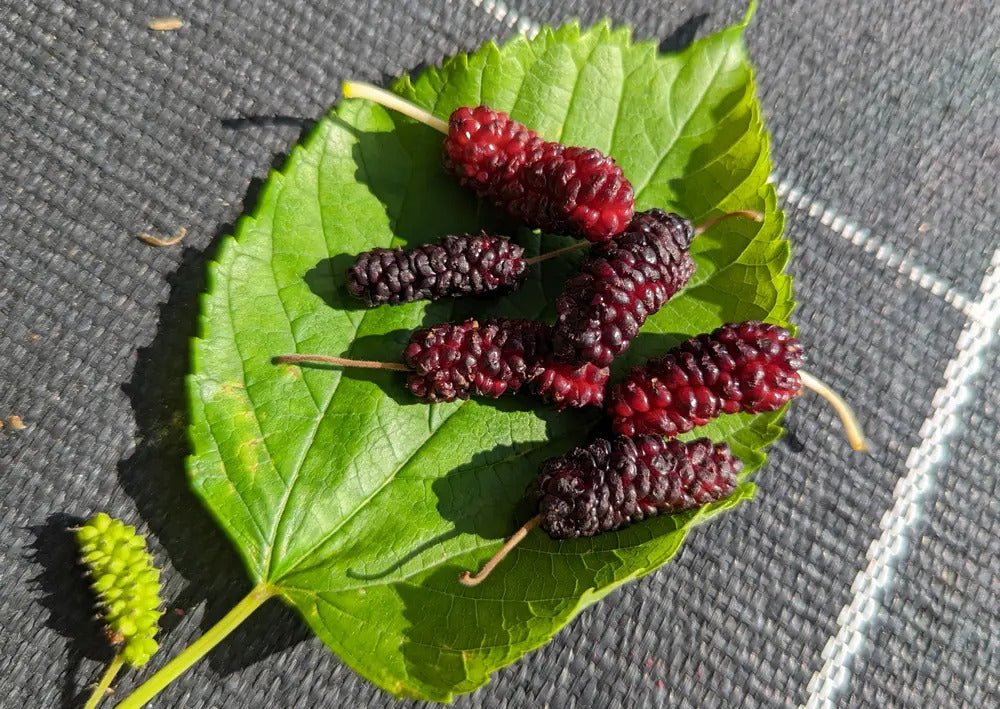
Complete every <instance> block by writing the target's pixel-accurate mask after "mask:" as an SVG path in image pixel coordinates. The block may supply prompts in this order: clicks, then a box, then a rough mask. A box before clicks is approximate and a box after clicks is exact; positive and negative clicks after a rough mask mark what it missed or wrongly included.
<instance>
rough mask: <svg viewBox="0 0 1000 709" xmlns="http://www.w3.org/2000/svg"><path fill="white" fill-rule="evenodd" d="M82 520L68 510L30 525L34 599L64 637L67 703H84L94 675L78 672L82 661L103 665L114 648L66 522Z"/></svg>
mask: <svg viewBox="0 0 1000 709" xmlns="http://www.w3.org/2000/svg"><path fill="white" fill-rule="evenodd" d="M82 521H83V520H81V519H80V518H79V517H71V516H69V515H66V514H62V513H58V514H53V515H50V516H49V517H48V519H46V520H45V524H40V525H36V526H33V527H30V531H31V533H32V535H33V536H34V542H32V544H31V551H30V553H29V555H28V559H29V560H30V561H32V562H33V563H35V564H38V566H40V567H41V569H42V571H41V573H39V574H38V575H37V576H35V577H34V578H32V579H31V581H30V584H31V585H32V586H33V587H37V588H38V589H39V590H40V592H41V596H40V598H39V599H38V600H39V602H40V603H41V604H42V606H43V607H44V608H45V610H47V611H48V614H49V615H48V618H46V620H45V624H46V625H47V626H48V627H49V628H52V629H53V630H55V631H56V632H57V633H59V635H61V636H62V637H64V638H66V639H67V641H68V642H67V643H66V666H65V669H64V671H63V675H62V677H61V680H62V686H61V688H60V691H61V694H60V698H59V706H61V707H65V708H66V709H69V708H70V707H73V708H74V709H75V708H76V707H80V706H82V705H83V702H84V700H85V699H86V696H87V695H88V694H89V693H90V691H89V685H90V684H91V682H96V681H97V676H96V675H95V676H94V677H86V676H85V677H81V676H78V675H79V672H80V665H81V664H82V663H83V661H84V660H94V661H96V662H99V663H101V665H102V669H101V670H99V671H103V665H105V664H106V663H108V662H109V661H110V660H111V656H112V651H111V646H110V645H109V644H108V642H107V640H106V639H105V636H104V625H103V623H101V622H100V621H99V620H97V618H96V617H95V615H94V600H95V599H94V594H93V592H92V591H91V590H90V588H89V581H88V580H87V578H86V576H85V575H84V573H83V566H82V565H81V564H80V562H79V559H80V550H79V547H78V546H77V544H76V539H75V538H74V537H73V533H72V532H71V531H69V528H70V527H75V526H76V525H78V524H80V523H81V522H82Z"/></svg>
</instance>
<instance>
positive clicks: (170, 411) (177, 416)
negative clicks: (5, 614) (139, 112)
mask: <svg viewBox="0 0 1000 709" xmlns="http://www.w3.org/2000/svg"><path fill="white" fill-rule="evenodd" d="M282 161H283V158H277V159H276V161H275V163H276V164H279V163H280V162H282ZM261 185H262V182H260V181H259V180H255V181H254V182H253V183H252V184H251V186H250V189H249V190H248V192H247V195H246V197H245V198H244V203H245V204H251V205H252V204H254V203H255V202H256V199H257V193H258V191H259V189H260V188H261ZM233 230H234V225H233V224H226V225H223V226H222V227H220V228H219V229H218V230H217V232H216V234H215V235H214V238H213V240H212V246H210V247H209V249H208V250H206V251H199V250H197V249H194V248H185V249H184V251H183V254H182V256H181V263H180V265H179V267H178V268H177V269H176V270H175V271H174V273H173V274H171V275H170V276H169V277H168V282H169V283H170V286H171V290H170V296H169V298H168V300H167V302H166V303H164V304H163V305H162V306H161V307H160V313H159V324H158V326H157V331H156V335H155V337H154V339H153V341H152V342H151V343H150V344H149V346H148V347H144V348H141V349H140V350H139V353H138V358H137V362H136V366H135V369H134V371H133V373H132V377H131V380H130V381H129V382H128V383H127V384H125V385H124V386H123V389H124V391H125V393H126V394H127V395H128V397H129V400H130V402H131V404H132V409H133V412H134V415H135V420H136V425H137V427H138V433H137V444H136V447H135V450H134V451H133V453H132V454H131V455H130V456H129V457H128V458H127V459H124V460H122V461H121V462H120V463H119V464H118V480H119V484H120V485H121V487H122V488H123V489H124V490H125V492H126V493H127V494H128V495H129V496H130V497H131V498H132V499H133V500H134V502H135V504H136V507H137V509H138V510H139V514H140V515H141V517H142V518H143V520H144V521H145V522H146V524H147V525H148V526H149V529H150V530H151V532H152V533H153V534H154V535H155V536H156V538H157V539H158V540H159V542H160V543H161V544H162V545H163V548H164V549H165V551H166V553H167V555H168V556H169V558H170V561H171V564H172V565H173V567H174V569H175V570H176V571H177V572H178V573H180V574H181V575H182V576H183V577H184V578H185V579H186V581H187V584H186V586H185V588H184V590H183V591H182V592H181V594H180V595H179V597H178V598H177V599H176V600H175V602H174V604H173V606H174V607H175V608H179V609H184V610H186V609H190V608H192V607H194V606H196V605H198V604H199V603H201V602H202V601H204V602H205V604H206V606H205V612H204V616H203V618H202V621H201V626H202V630H205V629H207V628H208V627H210V626H211V625H213V624H214V623H215V622H216V621H218V620H219V619H220V618H221V617H222V616H223V615H224V614H225V613H226V612H227V611H229V609H230V608H232V606H233V605H234V604H235V603H236V602H238V601H239V600H240V599H241V598H242V597H243V595H244V594H245V593H246V592H247V591H248V590H249V589H248V582H247V574H246V570H245V568H244V566H243V564H242V562H241V561H240V559H239V557H238V556H237V554H236V552H235V550H234V549H233V547H232V545H231V544H230V542H229V540H228V539H227V538H226V536H225V534H224V533H223V532H222V531H221V530H220V529H219V527H218V525H217V524H216V523H215V521H214V520H213V519H212V518H211V516H210V515H209V514H208V512H207V511H206V510H205V509H204V507H203V506H202V504H201V502H200V501H199V500H198V499H197V498H196V497H195V496H194V494H193V493H192V492H191V490H190V489H189V487H188V483H187V476H186V474H185V470H184V459H185V457H186V456H187V455H188V453H189V450H188V443H187V437H186V426H187V414H186V410H187V400H186V395H185V388H184V378H185V376H186V375H187V373H188V371H189V368H190V341H191V338H193V337H194V336H195V335H196V334H197V332H196V326H197V313H198V298H199V295H200V294H201V293H202V292H203V291H204V290H205V287H206V264H207V262H208V261H209V260H211V258H212V257H213V254H214V250H215V249H216V248H217V247H218V244H219V243H220V241H221V239H222V237H223V236H225V235H228V234H231V233H232V232H233ZM172 616H173V614H168V615H167V616H165V617H164V631H165V632H170V631H171V630H172V628H173V627H174V626H176V625H177V624H178V623H179V622H180V621H178V620H177V619H176V617H172ZM256 637H262V638H266V642H250V639H251V638H256ZM308 637H309V631H308V629H307V628H306V627H305V626H304V625H303V624H302V622H301V621H300V620H299V618H298V617H297V616H296V615H295V614H294V613H293V612H292V611H290V610H288V609H287V608H285V607H284V606H281V605H280V604H268V605H267V606H265V608H264V609H262V610H261V611H260V612H259V613H258V614H255V615H254V616H252V617H251V618H250V619H249V620H248V621H247V623H246V624H245V626H244V627H242V628H240V629H239V630H238V631H237V632H235V633H234V634H233V635H232V636H231V637H229V638H227V639H226V641H224V642H223V644H222V645H221V646H220V649H219V650H216V651H215V652H213V653H212V654H211V655H210V662H211V664H212V666H213V667H214V668H215V669H216V670H217V671H219V672H221V673H224V674H225V673H229V672H232V671H235V670H238V669H242V668H244V667H247V666H249V665H252V664H254V663H256V662H258V661H260V660H261V659H264V658H265V657H267V656H269V655H271V654H273V653H276V652H280V651H282V650H284V649H285V648H287V647H290V646H293V645H295V644H297V643H299V642H300V641H302V640H303V639H305V638H308Z"/></svg>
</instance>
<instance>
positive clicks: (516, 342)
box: [271, 318, 609, 410]
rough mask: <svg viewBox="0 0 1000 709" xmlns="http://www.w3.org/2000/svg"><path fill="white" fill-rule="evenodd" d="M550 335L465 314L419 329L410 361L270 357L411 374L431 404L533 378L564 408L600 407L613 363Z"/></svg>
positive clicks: (526, 324)
mask: <svg viewBox="0 0 1000 709" xmlns="http://www.w3.org/2000/svg"><path fill="white" fill-rule="evenodd" d="M551 335H552V327H551V326H550V325H547V324H545V323H541V322H535V321H534V320H515V319H505V318H498V319H496V320H488V321H486V322H484V323H482V324H480V323H479V322H478V321H476V320H466V321H465V322H462V323H444V324H442V325H434V326H433V327H427V328H423V329H420V330H416V331H415V332H414V333H413V334H412V335H411V336H410V341H409V344H408V345H407V346H406V349H405V350H404V351H403V359H404V360H405V362H406V363H405V364H403V363H398V362H378V361H369V360H358V359H347V358H345V357H331V356H328V355H318V354H289V355H280V356H278V357H274V358H272V360H271V361H272V362H273V363H274V364H299V363H304V362H306V363H315V364H332V365H335V366H338V367H362V368H367V369H388V370H393V371H401V372H407V373H408V374H409V376H408V378H407V384H406V385H407V388H408V389H409V390H410V392H412V393H413V394H414V395H415V396H417V397H418V398H420V399H423V400H424V401H431V402H438V401H442V402H446V401H454V400H455V399H468V398H469V397H470V396H489V397H493V398H497V397H499V396H500V395H502V394H504V393H508V392H510V393H513V392H516V391H518V390H519V389H521V388H522V387H524V385H525V384H527V383H529V382H530V383H531V385H532V387H531V388H532V390H533V391H534V393H536V394H538V395H540V396H541V397H543V398H545V399H547V400H549V401H552V402H553V403H554V404H555V405H556V407H557V408H559V409H560V410H562V409H565V408H570V407H572V408H577V407H582V406H601V405H602V404H603V402H604V387H605V384H606V383H607V380H608V375H609V372H608V369H607V368H606V367H605V368H601V367H595V366H593V365H590V364H583V365H576V364H568V363H565V362H561V361H559V360H556V359H554V358H553V357H552V356H551V347H550V342H551Z"/></svg>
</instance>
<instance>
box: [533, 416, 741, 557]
mask: <svg viewBox="0 0 1000 709" xmlns="http://www.w3.org/2000/svg"><path fill="white" fill-rule="evenodd" d="M741 467H742V463H741V462H740V461H739V459H738V458H735V457H734V456H733V455H732V453H730V451H729V448H728V447H727V446H726V445H725V444H720V445H713V444H712V442H711V441H709V440H708V439H707V438H700V439H698V440H696V441H692V442H690V443H684V442H681V441H677V440H671V441H664V440H663V439H662V438H660V437H659V436H638V437H636V438H634V439H632V438H618V439H615V440H613V441H607V440H605V439H602V438H599V439H597V440H596V441H594V442H593V443H591V444H590V445H588V446H585V447H582V448H575V449H574V450H572V451H570V452H569V453H567V454H566V455H564V456H561V457H559V458H553V459H551V460H549V461H548V462H546V463H545V465H544V467H543V468H542V473H541V476H540V477H539V479H538V481H537V483H536V487H535V496H536V498H537V500H538V513H539V515H541V523H540V524H541V527H542V529H543V530H545V532H546V533H547V534H548V535H549V536H551V537H553V538H555V539H571V538H574V537H592V536H594V535H595V534H600V533H601V532H607V531H611V530H614V529H620V528H621V527H624V526H627V525H629V524H631V523H633V522H638V521H640V520H643V519H645V518H647V517H653V516H655V515H658V514H661V513H665V512H667V513H669V512H680V511H682V510H686V509H690V508H692V507H698V506H700V505H704V504H707V503H709V502H714V501H715V500H720V499H722V498H724V497H727V496H728V495H729V494H730V493H731V492H732V491H733V490H734V489H735V487H736V474H737V473H738V472H739V470H740V469H741Z"/></svg>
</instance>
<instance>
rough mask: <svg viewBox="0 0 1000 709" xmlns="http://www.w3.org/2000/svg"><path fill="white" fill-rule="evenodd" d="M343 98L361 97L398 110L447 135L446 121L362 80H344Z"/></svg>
mask: <svg viewBox="0 0 1000 709" xmlns="http://www.w3.org/2000/svg"><path fill="white" fill-rule="evenodd" d="M342 91H343V94H344V98H363V99H368V100H369V101H374V102H375V103H377V104H379V105H381V106H385V107H386V108H389V109H392V110H393V111H399V112H400V113H402V114H403V115H404V116H409V117H410V118H412V119H413V120H415V121H419V122H420V123H423V124H424V125H425V126H430V127H431V128H433V129H434V130H436V131H440V132H442V133H444V134H445V135H448V123H447V122H446V121H442V120H441V119H440V118H438V117H437V116H435V115H434V114H433V113H431V112H430V111H427V110H425V109H423V108H420V106H417V105H416V104H413V103H410V102H409V101H407V100H406V99H404V98H402V97H401V96H397V95H396V94H394V93H392V92H391V91H386V90H385V89H382V88H379V87H378V86H373V85H372V84H367V83H365V82H364V81H345V82H344V86H343V89H342Z"/></svg>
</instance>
